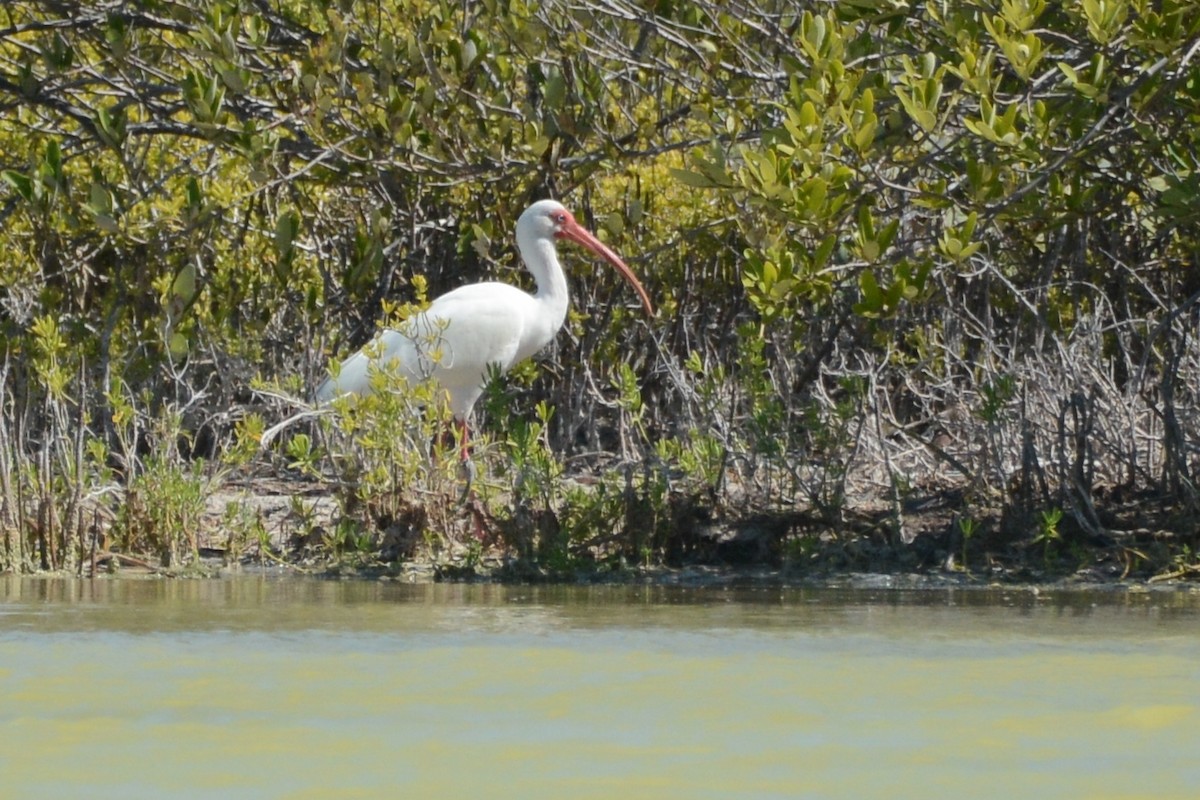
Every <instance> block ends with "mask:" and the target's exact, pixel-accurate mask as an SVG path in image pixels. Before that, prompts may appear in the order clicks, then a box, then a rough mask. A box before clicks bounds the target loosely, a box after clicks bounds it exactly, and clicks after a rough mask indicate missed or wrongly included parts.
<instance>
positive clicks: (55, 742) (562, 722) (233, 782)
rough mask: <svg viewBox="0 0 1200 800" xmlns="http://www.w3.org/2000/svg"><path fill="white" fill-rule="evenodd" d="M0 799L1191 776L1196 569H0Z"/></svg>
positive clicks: (1037, 792)
mask: <svg viewBox="0 0 1200 800" xmlns="http://www.w3.org/2000/svg"><path fill="white" fill-rule="evenodd" d="M0 601H3V602H2V603H0V743H2V744H0V797H14V798H18V797H19V798H26V797H88V798H104V797H111V798H136V797H223V798H224V797H235V798H236V797H246V798H251V797H253V798H259V797H314V798H316V797H419V798H432V797H454V798H458V797H522V798H540V797H547V798H550V797H554V798H642V797H704V798H718V797H720V798H726V797H814V798H815V797H847V798H876V797H920V798H929V797H955V798H991V797H995V798H1021V799H1022V800H1023V799H1025V798H1188V799H1189V800H1191V799H1192V798H1195V797H1200V597H1198V596H1197V595H1196V594H1194V593H1184V592H1173V593H1165V594H1159V593H1155V594H1141V595H1131V594H1092V595H1088V594H1046V593H1043V594H1041V595H1036V596H1035V595H1034V594H1032V593H1028V592H1019V591H1008V592H1004V591H993V592H963V591H949V592H942V591H936V592H934V591H930V592H907V593H902V592H893V593H889V592H882V591H881V592H845V591H812V590H806V591H779V590H770V591H768V590H763V591H745V592H736V591H728V590H718V589H710V590H687V589H667V588H661V587H660V588H569V589H562V588H557V589H545V588H523V587H517V588H503V587H495V586H419V587H411V586H401V585H397V584H378V583H368V582H355V583H347V582H341V583H338V582H317V581H306V580H297V579H265V578H259V579H249V578H244V579H238V580H223V581H185V580H173V581H158V580H98V581H91V582H87V581H78V582H76V581H61V580H19V579H15V578H11V579H4V578H0Z"/></svg>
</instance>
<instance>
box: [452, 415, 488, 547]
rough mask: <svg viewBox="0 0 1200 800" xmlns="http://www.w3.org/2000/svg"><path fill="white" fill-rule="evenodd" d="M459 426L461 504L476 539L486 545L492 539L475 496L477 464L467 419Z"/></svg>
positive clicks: (460, 421) (460, 422)
mask: <svg viewBox="0 0 1200 800" xmlns="http://www.w3.org/2000/svg"><path fill="white" fill-rule="evenodd" d="M458 425H459V435H460V436H461V437H462V439H461V441H460V442H459V450H458V455H459V464H460V466H461V468H462V473H463V479H464V481H465V483H464V485H463V491H462V497H461V498H460V499H459V502H460V503H462V504H463V505H464V506H466V507H467V511H468V512H469V513H470V514H471V526H472V527H473V528H474V529H475V538H476V539H478V540H479V541H480V542H482V543H485V544H486V543H487V541H488V539H490V538H491V537H490V536H489V535H488V530H487V527H486V519H487V517H486V515H485V514H484V512H483V507H482V506H481V505H480V504H479V499H478V498H477V497H476V496H475V488H474V484H475V462H474V461H473V460H472V459H471V440H470V429H469V428H468V427H467V421H466V420H465V419H462V420H458Z"/></svg>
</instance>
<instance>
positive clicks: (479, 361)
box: [314, 200, 654, 461]
mask: <svg viewBox="0 0 1200 800" xmlns="http://www.w3.org/2000/svg"><path fill="white" fill-rule="evenodd" d="M558 239H568V240H570V241H572V242H576V243H577V244H581V245H583V246H584V247H586V248H588V249H589V250H591V251H592V252H594V253H596V254H597V255H599V256H601V257H602V258H604V259H605V260H607V261H608V262H609V263H610V264H612V265H613V267H615V268H616V270H617V271H618V272H619V273H620V274H621V275H622V276H623V277H624V278H625V280H627V281H629V282H630V283H631V284H632V285H633V288H634V290H635V291H637V293H638V296H639V297H640V298H641V301H642V306H643V307H644V308H645V309H646V313H647V314H648V315H650V316H653V315H654V306H653V305H652V304H651V303H650V297H649V295H647V294H646V290H645V289H644V288H643V287H642V284H641V283H640V282H639V281H638V279H637V277H636V276H635V275H634V274H633V272H632V271H631V270H630V269H629V267H628V266H626V265H625V262H624V261H622V260H621V259H620V257H619V256H617V254H616V253H614V252H613V251H612V250H610V249H609V248H608V247H607V246H606V245H604V243H602V242H601V241H600V240H599V239H597V238H596V237H595V236H594V235H592V234H591V233H590V232H589V231H588V230H587V229H586V228H584V227H583V226H581V225H580V224H579V223H578V222H576V221H575V217H574V216H572V215H571V212H570V211H567V209H566V208H564V207H563V205H562V204H561V203H559V202H557V201H554V200H539V201H538V202H536V203H534V204H533V205H531V206H530V207H529V208H527V209H526V210H525V212H524V213H522V214H521V217H520V218H519V219H518V220H517V249H518V250H519V251H520V253H521V258H522V259H523V260H524V262H525V267H526V268H527V269H528V270H529V271H530V272H531V273H532V274H533V279H534V281H535V282H536V284H537V290H536V291H535V292H534V293H533V294H529V293H528V292H525V291H522V290H521V289H518V288H517V287H515V286H510V285H509V284H507V283H499V282H496V281H488V282H485V283H473V284H470V285H468V286H462V287H459V288H458V289H455V290H453V291H451V292H448V293H446V294H444V295H442V296H441V297H438V298H437V299H436V300H434V301H433V302H432V303H430V304H429V307H428V308H427V309H425V310H424V311H422V312H420V313H418V314H414V315H413V316H412V317H409V318H408V319H406V320H405V321H404V322H403V323H402V324H401V325H400V326H398V327H397V328H388V329H385V330H384V331H382V332H381V333H380V334H379V335H378V336H376V337H375V339H374V340H373V341H372V342H371V343H370V344H368V345H367V346H366V347H364V348H363V349H362V350H360V351H358V352H357V353H355V354H354V355H352V356H350V357H349V358H347V359H346V360H345V361H343V362H342V364H341V367H340V368H338V369H336V370H334V371H333V374H332V375H331V376H330V377H329V378H328V379H327V380H326V381H325V382H324V383H322V384H321V386H320V387H319V388H318V389H317V391H316V394H315V396H314V399H315V400H316V401H317V402H318V403H321V404H324V403H328V402H330V401H331V400H333V399H334V398H336V397H340V396H342V395H346V394H357V395H362V394H367V393H369V392H371V391H372V386H371V374H372V373H373V372H374V371H376V370H378V369H384V368H390V369H394V370H395V372H396V373H397V374H398V375H400V376H402V377H403V378H405V379H406V380H408V381H411V382H414V383H419V382H421V381H423V380H426V379H429V378H432V379H434V380H436V381H437V382H438V383H439V384H440V385H441V387H442V388H443V389H444V390H445V391H446V393H447V395H448V397H449V405H450V411H451V412H452V413H453V414H454V419H455V421H456V422H458V424H459V425H460V426H461V428H462V448H463V449H462V457H463V460H464V461H467V460H468V450H467V418H468V417H469V416H470V413H471V409H472V407H473V406H474V405H475V401H476V400H478V399H479V396H480V395H481V394H482V393H483V390H484V386H485V384H486V382H487V376H488V372H489V370H490V369H492V368H493V367H495V368H498V369H499V370H500V372H501V373H503V372H507V371H508V370H509V369H511V368H512V367H513V366H514V365H516V364H519V363H520V362H522V361H524V360H525V359H527V358H529V357H530V356H532V355H533V354H534V353H537V352H538V351H539V350H541V349H542V348H543V347H545V346H546V345H548V344H549V343H550V341H551V340H552V339H553V338H554V336H555V334H556V333H558V331H559V329H560V328H562V325H563V321H564V320H565V319H566V316H567V305H568V302H569V298H568V295H567V279H566V276H565V275H564V274H563V270H562V266H561V265H560V264H559V262H558V251H557V249H556V248H555V241H556V240H558Z"/></svg>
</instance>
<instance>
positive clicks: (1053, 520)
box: [1033, 508, 1063, 564]
mask: <svg viewBox="0 0 1200 800" xmlns="http://www.w3.org/2000/svg"><path fill="white" fill-rule="evenodd" d="M1062 518H1063V512H1062V509H1061V508H1051V509H1049V510H1047V511H1043V512H1042V515H1041V520H1040V521H1039V522H1038V530H1037V534H1036V535H1034V537H1033V542H1034V544H1041V545H1042V560H1043V561H1045V562H1046V563H1047V564H1049V563H1050V561H1051V559H1052V558H1053V555H1054V552H1055V550H1056V548H1057V545H1058V543H1059V542H1061V541H1062V534H1061V533H1060V532H1059V530H1058V523H1059V522H1061V521H1062Z"/></svg>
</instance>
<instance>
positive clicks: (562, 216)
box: [553, 214, 567, 225]
mask: <svg viewBox="0 0 1200 800" xmlns="http://www.w3.org/2000/svg"><path fill="white" fill-rule="evenodd" d="M553 219H554V221H555V222H557V223H558V224H559V225H562V224H563V223H564V222H566V221H567V215H566V214H554V215H553Z"/></svg>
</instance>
